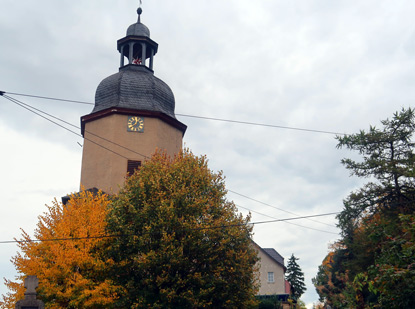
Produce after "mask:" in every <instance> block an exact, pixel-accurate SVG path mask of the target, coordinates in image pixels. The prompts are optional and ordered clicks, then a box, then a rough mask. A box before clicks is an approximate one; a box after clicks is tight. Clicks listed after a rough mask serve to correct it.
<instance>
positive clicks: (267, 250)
mask: <svg viewBox="0 0 415 309" xmlns="http://www.w3.org/2000/svg"><path fill="white" fill-rule="evenodd" d="M261 249H262V250H263V251H264V252H265V253H266V254H268V255H269V256H270V257H271V258H272V259H273V260H274V261H275V262H277V263H278V264H280V265H281V266H283V267H284V258H283V257H282V256H281V255H280V254H279V253H278V252H277V251H276V250H275V249H273V248H261Z"/></svg>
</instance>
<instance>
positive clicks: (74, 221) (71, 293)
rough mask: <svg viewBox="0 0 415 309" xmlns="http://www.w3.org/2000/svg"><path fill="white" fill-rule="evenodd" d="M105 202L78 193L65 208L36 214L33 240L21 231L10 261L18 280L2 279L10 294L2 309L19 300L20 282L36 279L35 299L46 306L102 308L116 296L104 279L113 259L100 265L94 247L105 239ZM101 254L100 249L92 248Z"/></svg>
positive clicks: (58, 206)
mask: <svg viewBox="0 0 415 309" xmlns="http://www.w3.org/2000/svg"><path fill="white" fill-rule="evenodd" d="M108 204H109V201H108V198H107V196H106V195H104V194H101V193H98V194H97V195H95V196H94V195H93V194H92V193H90V192H87V191H82V192H80V193H79V194H76V195H73V196H72V197H71V199H70V200H69V202H68V203H67V204H66V205H62V204H61V203H59V202H57V201H56V200H55V201H54V202H53V205H52V206H47V207H48V211H47V212H46V213H44V214H43V215H42V216H39V222H38V224H37V228H36V230H35V233H34V236H35V238H36V239H38V240H40V241H39V242H36V241H31V238H30V236H29V235H28V234H27V233H26V232H25V231H23V230H22V239H21V240H20V241H22V242H20V243H19V244H18V246H19V248H20V250H21V253H17V255H16V256H15V257H13V258H12V262H13V264H14V265H15V267H16V269H17V271H18V273H19V276H18V277H17V278H16V279H17V281H16V282H14V281H11V280H6V279H5V284H6V286H7V287H8V288H9V290H10V292H9V293H7V295H3V302H2V303H0V307H1V308H14V304H15V302H16V301H17V300H19V299H22V298H23V293H24V287H23V279H24V277H26V276H27V275H36V276H37V277H38V279H39V288H38V289H37V292H38V297H39V298H40V299H42V300H44V301H45V303H46V308H62V307H73V308H80V307H82V308H88V307H96V306H99V307H100V308H105V307H106V306H108V305H110V304H111V303H112V302H113V301H114V300H115V299H116V297H117V294H116V291H117V287H116V286H114V284H113V283H112V282H111V281H110V280H108V279H102V280H99V278H105V276H102V274H104V273H105V271H106V269H108V266H109V265H110V264H111V261H110V260H109V261H105V262H104V261H102V260H101V259H100V258H99V256H97V255H98V254H96V253H94V249H95V248H96V247H97V246H98V245H100V244H101V243H102V242H103V241H104V240H103V239H102V238H100V237H99V236H102V235H103V234H104V230H105V216H106V212H107V206H108ZM96 252H99V250H96Z"/></svg>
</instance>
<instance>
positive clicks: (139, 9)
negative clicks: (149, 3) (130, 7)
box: [137, 1, 143, 24]
mask: <svg viewBox="0 0 415 309" xmlns="http://www.w3.org/2000/svg"><path fill="white" fill-rule="evenodd" d="M141 13H143V9H142V8H141V1H140V6H139V7H138V9H137V14H138V19H137V23H138V24H141V18H140V17H141Z"/></svg>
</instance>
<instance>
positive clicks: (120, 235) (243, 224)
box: [0, 212, 338, 244]
mask: <svg viewBox="0 0 415 309" xmlns="http://www.w3.org/2000/svg"><path fill="white" fill-rule="evenodd" d="M336 214H338V212H332V213H325V214H318V215H309V216H302V217H293V218H285V219H275V220H268V221H258V222H248V223H237V224H226V225H217V226H207V227H200V228H193V229H192V228H190V229H178V230H172V232H176V233H177V232H188V231H203V230H214V229H223V228H230V227H237V226H245V225H258V224H267V223H275V222H285V221H292V220H299V219H306V218H312V217H322V216H331V215H336ZM150 233H151V232H147V233H142V234H150ZM132 236H139V235H136V234H117V235H99V236H86V237H69V238H50V239H29V240H4V241H0V244H11V243H26V242H42V241H75V240H88V239H102V238H115V237H132Z"/></svg>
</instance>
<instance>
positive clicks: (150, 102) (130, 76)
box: [92, 65, 175, 118]
mask: <svg viewBox="0 0 415 309" xmlns="http://www.w3.org/2000/svg"><path fill="white" fill-rule="evenodd" d="M174 106H175V101H174V95H173V92H172V91H171V89H170V87H169V86H167V84H166V83H165V82H163V81H162V80H161V79H159V78H157V77H155V76H154V74H153V72H151V71H150V70H148V69H147V68H146V67H144V66H140V65H127V66H125V67H124V68H122V69H120V71H119V72H118V73H116V74H113V75H111V76H109V77H107V78H105V79H104V80H103V81H102V82H101V83H100V84H99V85H98V88H97V91H96V93H95V107H94V110H93V111H92V112H93V113H95V112H98V111H101V110H104V109H107V108H111V107H118V108H127V109H135V110H145V111H152V112H161V113H163V114H166V115H168V116H170V117H172V118H175V115H174Z"/></svg>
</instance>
